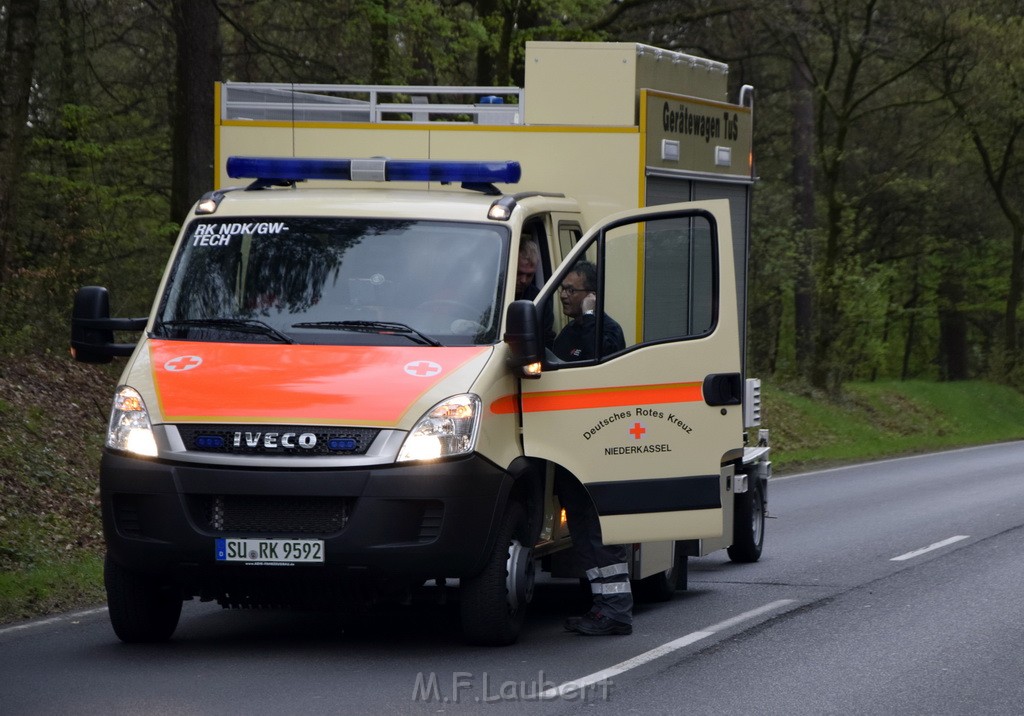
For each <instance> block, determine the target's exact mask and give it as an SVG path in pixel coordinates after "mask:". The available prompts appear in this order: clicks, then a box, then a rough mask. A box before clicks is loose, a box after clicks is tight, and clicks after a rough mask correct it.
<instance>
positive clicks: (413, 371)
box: [405, 360, 441, 378]
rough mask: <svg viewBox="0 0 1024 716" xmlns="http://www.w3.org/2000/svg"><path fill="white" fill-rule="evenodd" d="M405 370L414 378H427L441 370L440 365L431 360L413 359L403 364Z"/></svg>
mask: <svg viewBox="0 0 1024 716" xmlns="http://www.w3.org/2000/svg"><path fill="white" fill-rule="evenodd" d="M405 372H406V373H408V374H409V375H411V376H413V377H416V378H429V377H431V376H434V375H437V374H438V373H440V372H441V366H440V365H438V364H437V363H435V362H434V361H432V360H415V361H412V362H411V363H406V364H405Z"/></svg>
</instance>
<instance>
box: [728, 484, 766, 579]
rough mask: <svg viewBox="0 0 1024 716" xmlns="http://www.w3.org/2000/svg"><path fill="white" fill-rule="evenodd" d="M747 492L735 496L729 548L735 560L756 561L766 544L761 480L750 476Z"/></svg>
mask: <svg viewBox="0 0 1024 716" xmlns="http://www.w3.org/2000/svg"><path fill="white" fill-rule="evenodd" d="M748 482H749V486H748V488H747V491H746V492H743V493H740V494H738V495H736V496H735V505H736V513H735V515H734V516H733V539H732V546H731V547H729V549H728V550H727V551H728V553H729V559H731V560H732V561H733V562H756V561H757V560H759V559H760V558H761V548H762V547H763V546H764V491H763V489H762V487H761V480H760V479H759V478H757V477H755V476H753V475H751V476H749V477H748Z"/></svg>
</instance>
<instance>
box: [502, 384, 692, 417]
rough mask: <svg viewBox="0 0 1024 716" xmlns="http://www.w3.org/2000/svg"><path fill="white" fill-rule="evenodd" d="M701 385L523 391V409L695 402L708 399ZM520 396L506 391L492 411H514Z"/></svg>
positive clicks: (545, 410) (528, 410)
mask: <svg viewBox="0 0 1024 716" xmlns="http://www.w3.org/2000/svg"><path fill="white" fill-rule="evenodd" d="M701 385H702V384H701V383H661V384H658V385H629V386H620V387H616V388H600V389H593V388H587V389H584V390H553V391H549V392H544V393H523V412H524V413H543V412H548V411H553V410H585V409H588V408H614V407H621V406H623V405H656V404H658V403H694V402H698V401H701V400H703V399H704V394H703V392H702V390H701ZM516 400H517V399H516V396H515V395H504V396H502V397H500V398H498V399H497V400H495V401H494V402H492V403H491V412H492V413H498V414H499V415H502V414H507V413H514V412H515V411H516Z"/></svg>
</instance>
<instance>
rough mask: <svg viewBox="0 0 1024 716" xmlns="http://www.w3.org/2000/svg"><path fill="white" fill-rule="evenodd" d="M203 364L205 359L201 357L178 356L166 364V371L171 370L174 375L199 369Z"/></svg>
mask: <svg viewBox="0 0 1024 716" xmlns="http://www.w3.org/2000/svg"><path fill="white" fill-rule="evenodd" d="M202 362H203V359H202V358H200V357H199V356H176V357H174V358H171V359H170V360H169V361H167V362H166V363H164V370H169V371H171V372H172V373H174V372H181V371H183V370H192V369H193V368H198V367H199V365H200V363H202Z"/></svg>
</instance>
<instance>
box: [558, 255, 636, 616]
mask: <svg viewBox="0 0 1024 716" xmlns="http://www.w3.org/2000/svg"><path fill="white" fill-rule="evenodd" d="M597 286H598V281H597V268H596V267H595V266H594V264H592V263H590V262H589V261H580V262H578V263H577V264H576V265H575V266H573V269H572V271H571V272H570V273H569V274H568V275H567V276H566V277H565V279H564V280H563V281H562V286H561V291H560V293H559V298H560V299H561V301H562V311H564V312H565V315H566V316H568V317H569V318H570V319H571V320H570V322H569V325H567V326H566V327H565V328H563V329H562V331H561V333H559V334H558V336H557V337H556V338H555V343H554V346H553V347H552V350H553V351H554V353H555V355H557V356H558V357H559V358H561V359H562V360H564V361H578V360H590V359H593V358H596V357H597V356H598V353H597V317H596V316H595V315H594V309H595V307H596V306H597V294H596V291H597ZM602 323H603V324H604V325H603V330H602V334H601V352H600V355H602V356H604V355H608V354H609V353H615V352H616V351H621V350H622V349H623V348H625V347H626V341H625V338H624V337H623V334H622V327H621V326H620V325H619V324H618V323H616V322H615V321H614V320H613V319H612V318H611V317H610V316H608V315H605V316H604V320H603V321H602ZM555 491H556V492H557V494H558V501H559V503H560V504H561V506H562V507H564V508H565V513H566V519H567V520H568V523H569V534H570V535H571V536H572V544H573V549H575V551H576V554H577V555H578V557H579V560H580V563H581V566H582V568H583V570H584V573H585V574H586V577H587V579H588V580H589V581H590V591H591V593H592V595H593V598H594V602H593V606H592V607H591V608H590V611H589V612H587V613H586V614H584V615H583V616H582V617H570V618H569V619H567V620H566V621H565V628H566V630H568V631H571V632H575V633H577V634H582V635H584V636H606V635H613V634H631V633H632V632H633V593H632V590H631V589H630V585H629V564H628V559H629V555H630V550H629V547H627V546H626V545H621V544H620V545H606V544H605V543H604V541H603V540H602V539H601V523H600V521H599V520H598V515H597V510H595V509H594V503H593V501H592V500H591V499H590V494H589V493H588V492H587V489H586V488H585V487H584V486H583V485H582V484H580V482H579V481H578V480H577V479H576V478H574V477H573V476H572V475H570V474H569V473H568V472H567V471H565V470H564V469H562V468H558V469H557V470H556V471H555Z"/></svg>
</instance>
